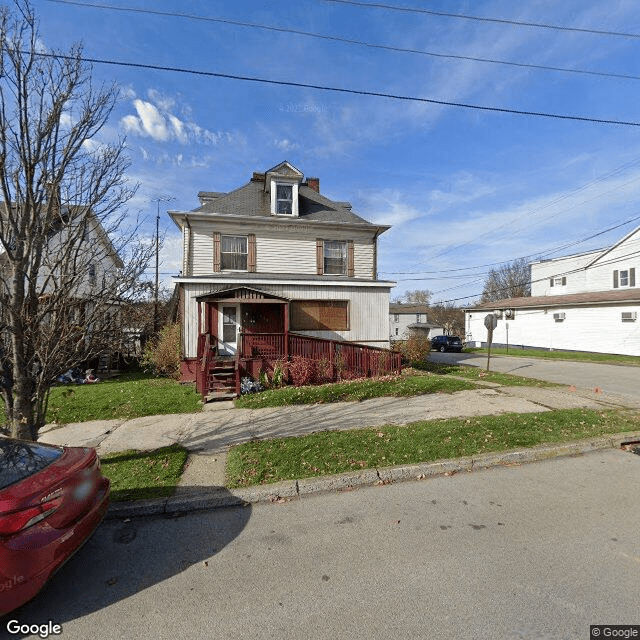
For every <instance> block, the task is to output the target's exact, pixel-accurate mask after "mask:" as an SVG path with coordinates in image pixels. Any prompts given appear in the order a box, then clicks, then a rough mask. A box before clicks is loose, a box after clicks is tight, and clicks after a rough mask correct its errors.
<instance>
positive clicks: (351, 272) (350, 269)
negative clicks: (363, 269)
mask: <svg viewBox="0 0 640 640" xmlns="http://www.w3.org/2000/svg"><path fill="white" fill-rule="evenodd" d="M354 273H355V269H354V264H353V240H347V275H348V276H349V277H350V278H353V276H354Z"/></svg>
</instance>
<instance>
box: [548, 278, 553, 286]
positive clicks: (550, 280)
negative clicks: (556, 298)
mask: <svg viewBox="0 0 640 640" xmlns="http://www.w3.org/2000/svg"><path fill="white" fill-rule="evenodd" d="M549 286H550V287H553V278H549Z"/></svg>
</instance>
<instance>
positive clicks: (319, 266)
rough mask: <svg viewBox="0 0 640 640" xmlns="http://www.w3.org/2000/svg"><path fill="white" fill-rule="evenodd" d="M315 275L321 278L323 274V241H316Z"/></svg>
mask: <svg viewBox="0 0 640 640" xmlns="http://www.w3.org/2000/svg"><path fill="white" fill-rule="evenodd" d="M316 273H317V274H318V275H319V276H321V275H322V274H323V273H324V241H323V240H321V239H320V238H318V239H317V240H316Z"/></svg>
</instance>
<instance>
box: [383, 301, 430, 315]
mask: <svg viewBox="0 0 640 640" xmlns="http://www.w3.org/2000/svg"><path fill="white" fill-rule="evenodd" d="M389 313H412V314H413V313H429V307H428V306H427V305H426V304H409V303H400V302H392V303H391V304H390V305H389Z"/></svg>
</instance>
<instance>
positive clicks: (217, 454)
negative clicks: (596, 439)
mask: <svg viewBox="0 0 640 640" xmlns="http://www.w3.org/2000/svg"><path fill="white" fill-rule="evenodd" d="M486 384H487V388H483V389H478V390H473V391H459V392H456V393H453V394H444V393H436V394H428V395H421V396H413V397H409V398H394V397H383V398H374V399H371V400H364V401H362V402H340V403H334V404H317V405H300V406H287V407H277V408H267V409H235V408H234V407H233V403H232V402H218V403H210V404H207V405H205V406H204V408H203V410H202V412H201V413H193V414H174V415H161V416H148V417H144V418H135V419H132V420H96V421H91V422H82V423H76V424H67V425H65V426H63V427H58V428H56V426H55V425H48V426H47V427H45V429H44V430H43V431H42V432H41V435H40V438H39V440H40V441H42V442H48V443H51V444H59V445H69V446H90V447H95V448H96V449H97V450H98V452H99V454H101V455H104V454H107V453H113V452H118V451H125V450H129V449H135V450H142V451H148V450H153V449H157V448H159V447H164V446H168V445H170V444H173V443H180V444H181V445H183V446H184V447H186V448H187V449H188V450H189V451H190V455H189V459H188V463H187V468H186V469H185V472H184V474H183V476H182V479H181V482H180V487H179V491H178V494H179V495H180V494H185V495H186V494H189V495H193V494H194V492H197V490H198V487H202V488H205V487H207V488H211V487H221V486H223V485H224V466H225V460H226V452H227V450H228V449H229V447H230V446H232V445H235V444H240V443H242V442H247V441H249V440H253V439H260V440H262V439H271V438H283V437H288V436H298V435H303V434H308V433H314V432H318V431H326V430H336V429H340V430H343V429H358V428H363V427H372V426H381V425H385V424H407V423H409V422H415V421H418V420H435V419H439V418H457V417H471V416H479V415H497V414H501V413H512V412H513V413H537V412H541V411H549V410H552V409H563V408H577V407H584V408H591V409H601V408H610V407H619V406H626V403H625V399H624V398H621V397H619V396H614V395H611V394H602V393H597V392H594V391H593V390H586V389H583V390H575V391H569V390H568V388H566V387H563V388H538V387H497V386H495V385H492V386H489V384H488V383H486Z"/></svg>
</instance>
